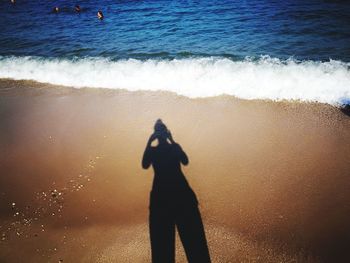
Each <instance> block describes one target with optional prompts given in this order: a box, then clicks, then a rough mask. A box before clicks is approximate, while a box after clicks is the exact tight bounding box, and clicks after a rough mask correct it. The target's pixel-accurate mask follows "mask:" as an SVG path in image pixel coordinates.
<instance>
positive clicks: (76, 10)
mask: <svg viewBox="0 0 350 263" xmlns="http://www.w3.org/2000/svg"><path fill="white" fill-rule="evenodd" d="M80 11H81V8H80V6H79V5H76V6H75V12H77V13H79V12H80Z"/></svg>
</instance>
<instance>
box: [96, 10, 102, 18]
mask: <svg viewBox="0 0 350 263" xmlns="http://www.w3.org/2000/svg"><path fill="white" fill-rule="evenodd" d="M97 17H98V19H100V20H102V19H103V13H102V11H101V10H98V12H97Z"/></svg>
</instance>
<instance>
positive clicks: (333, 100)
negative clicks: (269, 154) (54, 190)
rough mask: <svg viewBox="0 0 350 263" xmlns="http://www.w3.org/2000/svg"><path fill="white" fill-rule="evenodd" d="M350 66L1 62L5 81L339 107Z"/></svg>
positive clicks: (349, 85)
mask: <svg viewBox="0 0 350 263" xmlns="http://www.w3.org/2000/svg"><path fill="white" fill-rule="evenodd" d="M349 68H350V63H344V62H341V61H334V60H330V61H329V62H315V61H303V62H297V61H295V60H293V59H289V60H286V61H281V60H279V59H273V58H270V57H262V58H261V59H259V60H257V61H253V60H249V59H246V60H243V61H232V60H230V59H226V58H191V59H179V60H146V61H141V60H135V59H128V60H119V61H111V60H108V59H103V58H84V59H75V60H68V59H44V58H38V57H1V58H0V78H11V79H16V80H23V79H24V80H36V81H39V82H44V83H51V84H58V85H65V86H72V87H76V88H80V87H95V88H112V89H116V88H121V89H127V90H131V91H136V90H165V91H172V92H176V93H177V94H180V95H184V96H188V97H191V98H195V97H211V96H217V95H222V94H227V95H233V96H236V97H238V98H242V99H270V100H301V101H317V102H322V103H329V104H333V105H339V104H344V103H348V102H349V101H350V71H349Z"/></svg>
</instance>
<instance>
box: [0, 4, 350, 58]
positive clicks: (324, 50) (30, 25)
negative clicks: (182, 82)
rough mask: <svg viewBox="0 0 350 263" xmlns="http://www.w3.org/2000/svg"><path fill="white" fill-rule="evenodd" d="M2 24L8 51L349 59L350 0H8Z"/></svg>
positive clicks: (1, 45) (0, 38) (1, 44)
mask: <svg viewBox="0 0 350 263" xmlns="http://www.w3.org/2000/svg"><path fill="white" fill-rule="evenodd" d="M76 4H79V5H80V6H81V8H82V12H81V13H80V14H77V13H75V11H74V6H75V5H76ZM54 6H58V7H60V9H61V11H60V12H59V13H58V14H52V13H50V12H51V10H52V8H53V7H54ZM98 10H102V12H103V13H104V15H105V19H104V20H103V21H99V20H98V19H97V17H96V13H97V11H98ZM0 25H1V27H0V55H3V56H4V55H16V56H23V55H35V56H48V57H70V56H79V57H80V56H103V57H111V58H113V59H118V58H129V57H133V58H140V59H146V58H149V57H152V58H154V57H157V58H159V57H160V58H164V57H170V58H172V57H187V56H193V55H199V56H207V55H220V56H227V57H233V58H238V59H239V58H240V59H242V58H244V57H246V56H252V57H256V56H260V55H269V56H271V57H277V58H283V59H286V58H289V57H292V56H293V57H295V58H297V59H302V60H305V59H312V60H328V59H329V58H331V59H336V60H342V61H350V4H349V3H348V1H312V0H308V1H288V0H287V1H279V0H277V1H273V0H270V1H269V0H265V1H262V0H251V1H238V0H236V1H229V0H220V1H217V0H214V1H206V0H205V1H171V0H156V1H155V0H149V1H136V0H134V1H111V0H103V1H101V0H92V1H77V2H74V1H68V0H65V1H43V0H36V1H28V0H17V3H16V4H15V5H12V4H10V1H4V0H2V1H1V2H0Z"/></svg>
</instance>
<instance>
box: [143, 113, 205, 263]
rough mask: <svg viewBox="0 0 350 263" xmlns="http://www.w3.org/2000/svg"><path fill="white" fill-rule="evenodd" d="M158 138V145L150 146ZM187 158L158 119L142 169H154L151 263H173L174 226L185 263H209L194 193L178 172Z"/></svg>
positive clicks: (151, 202) (151, 209) (151, 201)
mask: <svg viewBox="0 0 350 263" xmlns="http://www.w3.org/2000/svg"><path fill="white" fill-rule="evenodd" d="M156 139H158V145H157V146H156V147H153V146H152V145H151V144H152V142H153V141H155V140H156ZM188 162H189V161H188V157H187V155H186V153H185V152H184V151H183V150H182V148H181V147H180V145H179V144H177V143H176V142H175V141H174V140H173V138H172V135H171V133H170V131H169V130H168V129H167V127H166V126H165V124H164V123H163V122H162V121H161V120H160V119H159V120H157V122H156V123H155V126H154V133H153V134H152V135H151V136H150V138H149V140H148V142H147V146H146V149H145V152H144V154H143V159H142V167H143V168H144V169H147V168H149V167H150V166H151V165H152V166H153V169H154V179H153V186H152V191H151V195H150V206H149V208H150V214H149V231H150V239H151V249H152V262H153V263H173V262H175V226H176V228H177V230H178V232H179V236H180V239H181V242H182V244H183V246H184V249H185V253H186V257H187V260H188V262H196V263H197V262H198V263H206V262H210V256H209V250H208V245H207V241H206V238H205V233H204V227H203V223H202V218H201V215H200V212H199V209H198V201H197V198H196V195H195V193H194V192H193V190H192V189H191V187H190V186H189V184H188V182H187V180H186V178H185V176H184V174H183V173H182V171H181V163H182V164H184V165H187V164H188Z"/></svg>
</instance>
